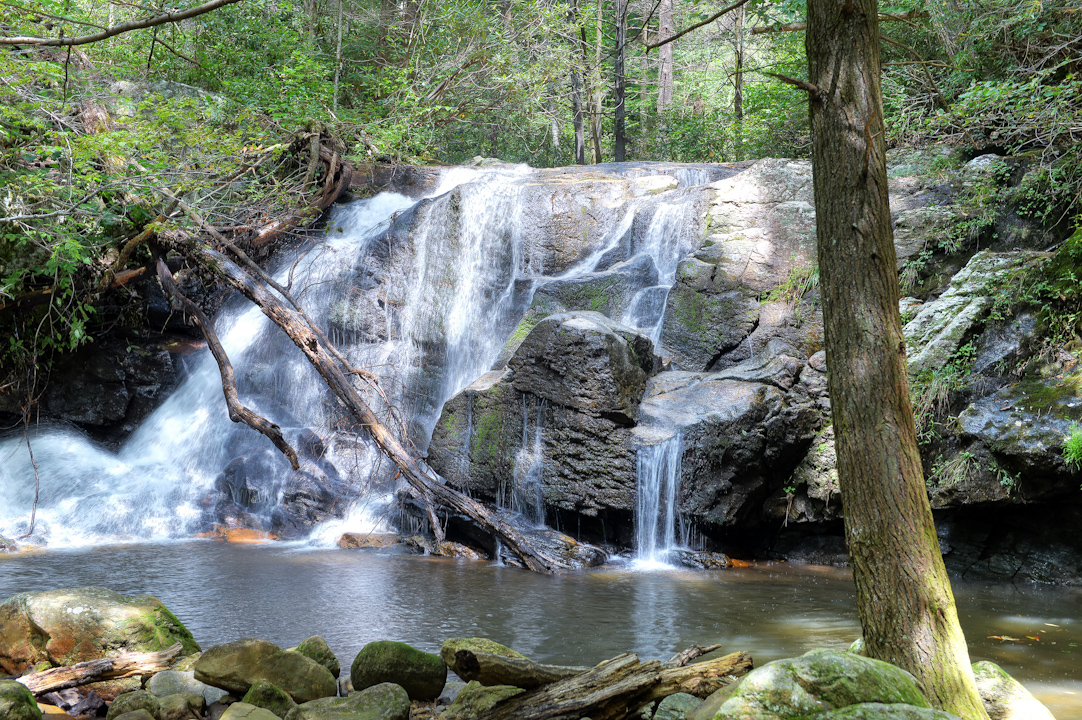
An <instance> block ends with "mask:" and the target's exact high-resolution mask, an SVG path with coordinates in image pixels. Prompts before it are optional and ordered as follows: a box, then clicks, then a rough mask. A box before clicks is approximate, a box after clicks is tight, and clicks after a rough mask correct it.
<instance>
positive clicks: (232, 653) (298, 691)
mask: <svg viewBox="0 0 1082 720" xmlns="http://www.w3.org/2000/svg"><path fill="white" fill-rule="evenodd" d="M195 679H196V680H199V681H200V682H204V683H206V684H208V685H213V686H214V687H219V688H222V689H223V690H228V691H229V692H230V693H232V694H234V695H236V696H238V697H239V696H243V695H244V694H245V693H247V692H248V690H249V689H250V688H251V687H252V685H253V684H255V682H256V681H257V680H260V679H262V680H268V681H270V682H271V683H273V684H275V685H277V686H278V687H280V688H281V689H282V690H284V691H286V692H287V693H289V696H290V697H291V698H293V700H294V701H295V702H298V703H304V702H308V701H309V700H315V699H317V698H322V697H333V696H335V695H337V694H338V683H336V682H335V680H334V676H333V675H331V673H330V671H329V670H327V668H325V667H323V666H322V665H320V664H319V663H317V662H316V661H314V660H311V659H309V658H307V657H305V656H304V655H301V654H300V653H298V652H291V651H289V650H283V649H282V648H280V647H278V646H277V645H275V644H274V643H272V642H269V641H267V640H258V639H249V640H237V641H235V642H231V643H225V644H223V645H215V646H214V647H212V648H210V649H209V650H207V651H206V652H204V653H203V655H202V657H200V658H199V660H197V661H196V663H195Z"/></svg>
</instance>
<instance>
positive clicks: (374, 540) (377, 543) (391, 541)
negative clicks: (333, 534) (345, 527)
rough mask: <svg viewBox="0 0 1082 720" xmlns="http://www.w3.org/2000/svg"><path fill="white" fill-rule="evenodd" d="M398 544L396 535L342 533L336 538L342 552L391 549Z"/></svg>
mask: <svg viewBox="0 0 1082 720" xmlns="http://www.w3.org/2000/svg"><path fill="white" fill-rule="evenodd" d="M398 542H399V537H398V535H393V534H391V533H343V535H342V537H340V538H338V543H337V544H338V547H340V548H342V549H343V550H357V549H360V548H385V547H391V546H392V545H396V544H398Z"/></svg>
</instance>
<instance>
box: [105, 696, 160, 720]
mask: <svg viewBox="0 0 1082 720" xmlns="http://www.w3.org/2000/svg"><path fill="white" fill-rule="evenodd" d="M136 710H145V711H147V712H148V713H149V714H150V715H151V717H153V718H154V719H155V720H160V718H161V705H160V704H159V702H158V698H156V697H154V696H153V695H151V694H150V693H148V692H147V691H146V690H135V691H133V692H129V693H124V694H123V695H120V696H118V697H117V699H116V700H114V701H113V702H112V703H111V704H110V705H109V712H108V713H107V714H106V716H105V718H106V720H116V718H118V717H120V716H121V715H124V714H126V713H130V712H134V711H136Z"/></svg>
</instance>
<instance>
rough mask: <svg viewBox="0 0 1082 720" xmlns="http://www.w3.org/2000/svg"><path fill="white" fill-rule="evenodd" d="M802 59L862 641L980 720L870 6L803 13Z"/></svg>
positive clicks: (852, 2)
mask: <svg viewBox="0 0 1082 720" xmlns="http://www.w3.org/2000/svg"><path fill="white" fill-rule="evenodd" d="M805 47H806V50H807V54H808V81H809V82H810V83H811V85H809V86H808V87H807V88H805V89H807V90H808V91H809V94H810V98H811V100H810V118H811V129H812V162H813V165H814V169H815V173H814V187H815V208H816V226H817V234H818V246H819V250H818V252H819V267H820V269H821V275H820V277H821V282H822V288H823V317H824V321H825V333H824V335H825V345H826V351H827V365H828V368H829V375H828V378H829V379H828V382H829V389H830V399H831V411H832V413H833V417H834V427H835V433H836V436H837V454H838V477H839V481H840V484H841V489H842V501H843V504H844V505H845V534H846V540H847V542H848V546H849V558H850V564H851V566H852V568H853V577H854V580H855V582H856V590H857V610H858V612H859V614H860V621H861V628H862V629H863V632H864V641H865V644H866V647H867V651H868V654H869V655H870V656H871V657H874V658H878V659H880V660H885V661H887V662H890V663H893V664H895V665H897V666H899V667H901V668H903V669H904V670H908V671H909V672H911V673H913V675H914V676H916V678H917V682H918V684H919V686H920V688H921V690H922V691H923V692H924V694H925V696H926V697H927V698H928V701H929V702H930V703H931V704H932V705H933V706H935V707H937V708H940V709H942V710H945V711H947V712H950V713H954V714H955V715H958V716H960V717H963V718H969V719H970V720H985V718H987V717H988V716H987V714H986V713H985V710H984V707H983V705H982V703H981V699H980V697H979V696H978V695H977V691H976V687H975V685H974V682H973V671H972V666H971V665H970V662H969V654H968V651H967V649H966V644H965V638H964V637H963V636H962V630H961V627H960V626H959V624H958V614H957V611H956V609H955V604H954V596H953V594H952V592H951V586H950V581H949V580H948V579H947V573H946V570H945V569H944V566H943V557H942V555H941V554H940V550H939V542H938V540H937V538H936V532H935V525H934V523H933V521H932V511H931V508H930V506H929V503H928V495H927V490H926V488H925V485H924V477H923V473H922V469H921V462H920V454H919V452H918V448H917V434H916V428H915V425H914V422H913V412H912V408H911V405H910V401H909V391H908V383H907V380H906V359H905V338H904V337H903V335H902V323H901V317H900V314H899V312H898V272H897V265H896V259H895V251H894V241H893V233H892V231H891V224H890V208H889V207H888V201H887V172H886V145H885V142H884V138H883V134H884V129H885V128H884V123H883V103H882V95H881V90H880V60H879V22H878V15H877V8H876V0H847V2H845V3H841V2H836V0H808V30H807V35H806V38H805Z"/></svg>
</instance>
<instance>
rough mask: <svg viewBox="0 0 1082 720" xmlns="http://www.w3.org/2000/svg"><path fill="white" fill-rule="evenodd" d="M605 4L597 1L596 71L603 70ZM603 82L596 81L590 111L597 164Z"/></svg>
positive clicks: (599, 160)
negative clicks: (603, 9)
mask: <svg viewBox="0 0 1082 720" xmlns="http://www.w3.org/2000/svg"><path fill="white" fill-rule="evenodd" d="M603 6H604V3H602V2H598V3H597V36H596V42H595V43H594V68H595V71H596V72H600V71H601V45H602V43H603V41H604V39H605V34H604V33H603V32H602V30H603V29H604V24H603V23H602V12H601V9H602V7H603ZM583 42H585V40H583ZM583 56H585V50H584V51H583ZM603 84H604V83H603V81H601V80H600V77H599V78H598V79H597V80H596V81H595V83H594V98H593V109H592V110H591V112H590V140H591V142H592V145H593V149H594V163H595V164H596V163H599V162H601V159H602V155H601V119H602V117H603V115H602V107H601V102H602V97H601V86H602V85H603Z"/></svg>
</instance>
